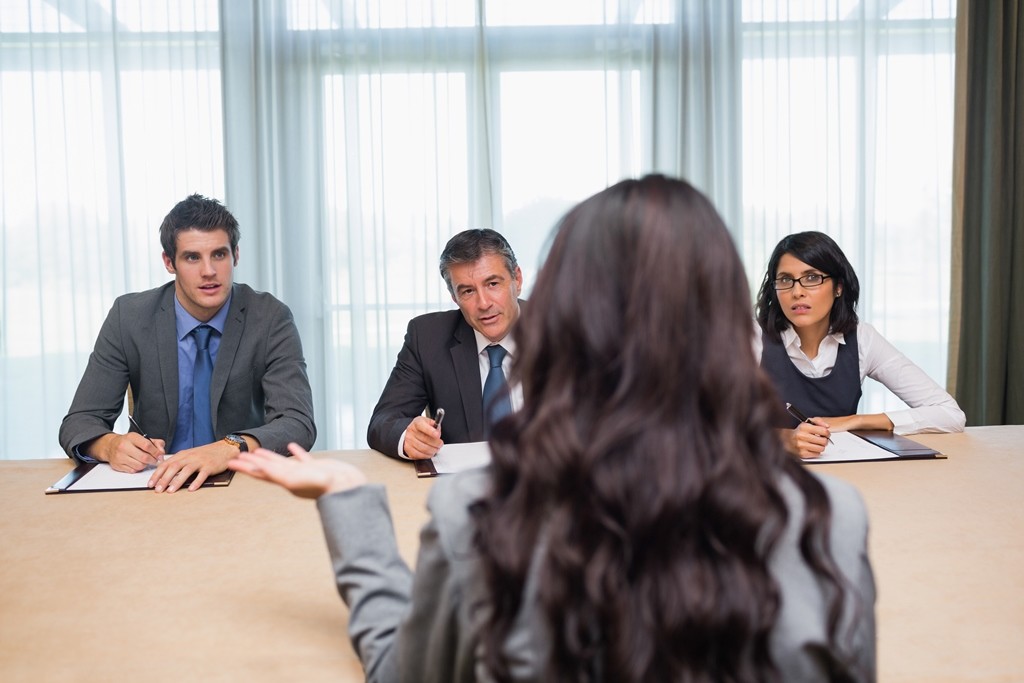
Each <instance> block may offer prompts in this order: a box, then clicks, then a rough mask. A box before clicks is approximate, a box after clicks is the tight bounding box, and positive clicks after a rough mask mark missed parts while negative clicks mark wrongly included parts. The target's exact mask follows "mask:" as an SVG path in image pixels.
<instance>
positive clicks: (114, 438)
mask: <svg viewBox="0 0 1024 683" xmlns="http://www.w3.org/2000/svg"><path fill="white" fill-rule="evenodd" d="M84 452H85V453H86V454H87V455H89V456H90V457H92V458H94V459H96V460H99V461H101V462H106V463H110V467H111V468H112V469H114V470H116V471H118V472H141V471H142V470H144V469H146V468H147V467H156V466H157V465H159V464H160V462H161V460H162V459H163V456H164V441H163V439H150V438H149V437H147V436H145V435H143V434H140V433H138V432H128V433H127V434H115V433H113V432H111V433H109V434H104V435H103V436H101V437H99V438H98V439H95V440H93V442H92V443H90V444H89V445H88V446H87V447H86V448H85V449H84Z"/></svg>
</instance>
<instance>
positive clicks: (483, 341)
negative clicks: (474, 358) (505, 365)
mask: <svg viewBox="0 0 1024 683" xmlns="http://www.w3.org/2000/svg"><path fill="white" fill-rule="evenodd" d="M473 336H474V337H475V338H476V352H477V355H479V354H482V353H483V352H484V349H486V348H487V347H488V346H491V345H492V344H501V345H502V346H504V347H505V350H506V351H508V355H509V356H515V355H516V340H515V339H514V338H513V337H512V334H511V333H509V334H506V335H505V336H504V337H503V338H502V339H499V340H498V341H496V342H492V341H491V340H490V339H488V338H487V337H485V336H484V335H482V334H480V332H478V331H477V330H475V329H474V330H473Z"/></svg>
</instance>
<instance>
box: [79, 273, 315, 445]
mask: <svg viewBox="0 0 1024 683" xmlns="http://www.w3.org/2000/svg"><path fill="white" fill-rule="evenodd" d="M129 386H131V389H132V396H133V398H134V402H135V415H134V417H135V420H136V421H137V422H138V423H139V424H140V425H141V426H142V428H143V429H145V430H146V432H147V433H148V434H149V435H150V436H152V437H156V438H162V439H164V440H165V441H166V442H167V443H168V444H170V443H171V440H172V439H173V438H174V430H175V426H176V422H177V417H178V347H177V332H176V329H175V317H174V283H173V282H169V283H167V284H166V285H163V286H162V287H158V288H156V289H151V290H148V291H145V292H139V293H135V294H125V295H123V296H120V297H118V298H117V300H116V301H114V305H113V306H112V307H111V309H110V313H109V314H107V319H106V320H105V321H104V322H103V327H102V328H100V333H99V336H98V337H97V339H96V346H95V348H94V349H93V352H92V355H90V356H89V363H88V365H87V366H86V368H85V374H84V375H83V376H82V380H81V382H80V383H79V385H78V391H77V392H75V398H74V400H73V401H72V403H71V408H70V409H69V410H68V414H67V416H65V418H64V422H63V423H62V424H61V427H60V445H61V447H62V448H63V449H64V451H65V452H66V453H67V454H68V456H69V457H72V458H73V457H74V449H75V447H76V446H79V445H81V444H83V443H85V442H87V441H90V440H92V439H95V438H96V437H98V436H102V435H103V434H106V433H108V432H110V431H111V430H112V429H113V427H114V421H115V420H116V419H117V417H118V415H120V414H121V408H122V405H123V404H124V399H125V392H126V390H127V388H128V387H129ZM210 392H211V399H210V405H211V408H212V410H213V430H214V435H215V436H216V438H218V439H220V438H223V437H224V436H225V435H227V434H231V433H235V432H241V433H244V434H249V435H251V436H253V437H254V438H256V439H257V440H259V442H260V444H261V445H262V446H263V447H265V448H269V449H271V450H274V451H278V452H285V450H286V447H287V445H288V443H289V442H290V441H295V442H296V443H298V444H300V445H302V446H303V447H304V448H307V449H308V448H310V447H312V445H313V442H314V441H315V440H316V427H315V425H314V424H313V398H312V392H311V390H310V387H309V379H308V378H307V376H306V362H305V360H304V359H303V356H302V342H301V341H300V340H299V333H298V330H297V329H296V328H295V323H294V321H293V320H292V314H291V311H290V310H289V309H288V307H287V306H285V305H284V304H283V303H281V302H280V301H278V300H277V299H276V298H274V297H273V296H271V295H270V294H266V293H264V292H256V291H254V290H253V289H252V288H251V287H249V286H248V285H242V284H235V285H234V286H233V290H232V296H231V308H230V309H229V311H228V317H227V321H226V323H225V326H224V334H223V336H222V338H221V342H220V349H219V350H218V352H217V361H216V364H215V365H214V368H213V378H212V381H211V386H210Z"/></svg>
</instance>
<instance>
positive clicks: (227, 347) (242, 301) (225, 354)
mask: <svg viewBox="0 0 1024 683" xmlns="http://www.w3.org/2000/svg"><path fill="white" fill-rule="evenodd" d="M248 303H249V301H248V297H247V296H246V292H245V290H243V289H242V288H241V287H239V286H238V285H232V294H231V308H230V310H228V318H227V320H226V321H225V323H224V334H223V335H222V336H221V339H220V348H219V349H218V350H217V360H216V362H214V364H213V378H212V379H211V380H210V405H211V406H212V408H213V431H214V433H217V416H218V414H219V413H220V410H219V407H220V399H221V396H223V395H224V388H225V387H226V386H227V384H228V376H229V375H230V374H231V365H232V363H234V360H235V354H237V353H238V345H239V344H240V343H241V341H242V332H243V331H245V312H246V309H247V308H248Z"/></svg>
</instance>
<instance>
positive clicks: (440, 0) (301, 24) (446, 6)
mask: <svg viewBox="0 0 1024 683" xmlns="http://www.w3.org/2000/svg"><path fill="white" fill-rule="evenodd" d="M475 5H476V3H475V1H474V0H434V1H430V0H424V1H423V2H409V0H375V1H374V2H365V1H362V0H329V1H325V0H288V9H287V12H288V28H289V29H291V30H293V31H308V30H312V29H321V30H322V29H339V28H423V27H432V26H434V27H445V26H473V25H474V23H475V17H476V11H475Z"/></svg>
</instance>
